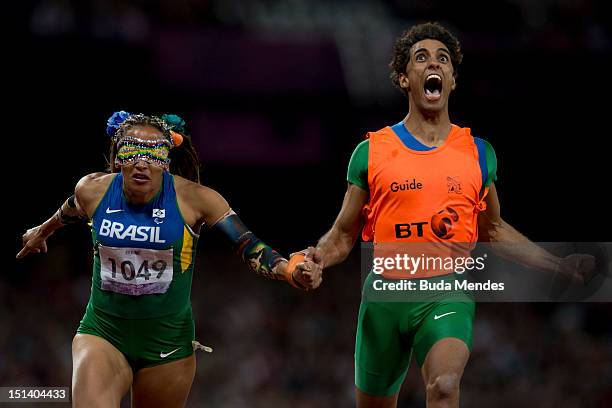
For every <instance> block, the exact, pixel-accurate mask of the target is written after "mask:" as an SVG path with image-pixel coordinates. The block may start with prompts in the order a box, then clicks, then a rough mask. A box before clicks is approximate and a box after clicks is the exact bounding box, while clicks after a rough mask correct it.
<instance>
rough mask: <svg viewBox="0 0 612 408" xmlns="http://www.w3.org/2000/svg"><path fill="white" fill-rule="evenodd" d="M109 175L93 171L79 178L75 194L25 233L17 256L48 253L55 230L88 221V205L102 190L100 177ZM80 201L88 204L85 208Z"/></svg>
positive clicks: (89, 205)
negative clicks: (47, 217) (50, 238)
mask: <svg viewBox="0 0 612 408" xmlns="http://www.w3.org/2000/svg"><path fill="white" fill-rule="evenodd" d="M107 175H108V174H106V173H93V174H89V175H87V176H85V177H83V178H82V179H81V180H79V182H78V183H77V185H76V187H75V189H74V190H75V192H74V194H73V195H71V196H70V197H68V199H67V200H66V201H64V203H63V204H62V205H61V206H60V208H58V209H57V211H56V212H55V213H54V214H53V215H52V216H51V217H50V218H49V219H48V220H46V221H45V222H43V223H42V224H40V225H37V226H36V227H33V228H30V229H28V230H27V231H26V233H25V234H23V236H22V241H23V248H22V249H21V251H19V253H18V254H17V258H23V257H24V256H26V255H28V254H30V253H40V252H43V253H46V252H47V238H49V237H50V236H51V235H52V234H53V233H54V232H55V231H57V230H58V229H60V228H62V227H63V226H65V225H68V224H75V223H80V222H85V221H87V220H88V219H89V216H88V211H87V207H91V204H90V202H95V198H96V197H97V196H98V195H99V194H100V190H101V188H100V179H101V178H102V177H103V176H107ZM77 197H78V199H77ZM80 202H82V203H84V204H86V206H85V208H83V206H81V204H80Z"/></svg>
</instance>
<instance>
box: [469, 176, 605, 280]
mask: <svg viewBox="0 0 612 408" xmlns="http://www.w3.org/2000/svg"><path fill="white" fill-rule="evenodd" d="M485 200H486V203H487V209H486V211H484V212H482V213H480V215H479V217H478V232H479V236H480V241H485V242H491V243H495V245H493V246H492V249H493V250H494V251H495V252H496V253H497V254H498V255H499V256H501V257H503V258H506V259H508V260H511V261H514V262H516V263H519V264H521V265H524V266H527V267H530V268H536V269H540V270H543V271H547V272H553V273H560V274H561V275H562V276H565V277H566V278H568V279H569V278H572V277H574V276H576V277H579V279H582V280H583V281H588V279H590V274H591V273H592V272H593V270H594V268H595V259H594V258H593V257H592V256H590V255H584V254H573V255H569V256H567V257H565V258H561V257H558V256H555V255H553V254H551V253H550V252H548V251H546V250H545V249H543V248H541V247H540V246H538V245H537V244H535V243H534V242H532V241H531V240H529V238H527V237H525V236H524V235H523V234H521V233H520V232H518V231H517V230H516V229H514V228H513V227H512V226H511V225H510V224H508V223H507V222H506V221H504V220H503V219H502V218H501V210H500V203H499V197H498V196H497V190H496V189H495V184H494V183H491V186H490V189H489V194H488V195H487V197H486V199H485Z"/></svg>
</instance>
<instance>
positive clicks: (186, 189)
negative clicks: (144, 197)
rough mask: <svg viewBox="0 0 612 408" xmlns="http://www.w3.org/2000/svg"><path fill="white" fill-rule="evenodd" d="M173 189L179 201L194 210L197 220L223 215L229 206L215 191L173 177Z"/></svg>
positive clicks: (181, 178)
mask: <svg viewBox="0 0 612 408" xmlns="http://www.w3.org/2000/svg"><path fill="white" fill-rule="evenodd" d="M173 177H174V189H175V191H176V194H177V196H178V197H179V201H180V202H182V203H185V204H186V205H187V206H188V207H189V208H190V209H192V210H194V211H195V213H196V214H197V215H198V218H207V219H208V218H209V216H210V215H211V214H212V215H213V217H214V216H215V215H216V214H217V213H224V212H226V211H227V210H228V209H229V204H228V203H227V201H226V200H225V198H223V196H222V195H221V194H219V193H218V192H217V191H216V190H214V189H212V188H210V187H207V186H204V185H202V184H199V183H194V182H193V181H190V180H187V179H185V178H183V177H180V176H176V175H174V176H173Z"/></svg>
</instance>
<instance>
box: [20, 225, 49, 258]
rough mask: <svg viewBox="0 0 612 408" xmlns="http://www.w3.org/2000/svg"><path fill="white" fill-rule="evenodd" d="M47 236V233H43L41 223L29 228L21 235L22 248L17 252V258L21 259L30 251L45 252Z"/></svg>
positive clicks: (35, 252)
mask: <svg viewBox="0 0 612 408" xmlns="http://www.w3.org/2000/svg"><path fill="white" fill-rule="evenodd" d="M47 238H49V235H45V234H44V233H43V228H42V225H39V226H37V227H34V228H30V229H29V230H27V231H26V233H25V234H23V235H22V237H21V239H22V241H23V248H22V249H21V251H19V253H18V254H17V259H21V258H23V257H25V256H26V255H28V254H30V253H34V254H39V253H41V252H42V253H45V254H46V253H47Z"/></svg>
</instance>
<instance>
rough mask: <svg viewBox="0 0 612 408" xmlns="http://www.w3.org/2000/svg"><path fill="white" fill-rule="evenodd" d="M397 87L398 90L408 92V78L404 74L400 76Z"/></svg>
mask: <svg viewBox="0 0 612 408" xmlns="http://www.w3.org/2000/svg"><path fill="white" fill-rule="evenodd" d="M399 85H400V88H402V89H404V90H406V91H409V90H410V82H409V81H408V77H407V76H406V75H404V74H400V76H399Z"/></svg>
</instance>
